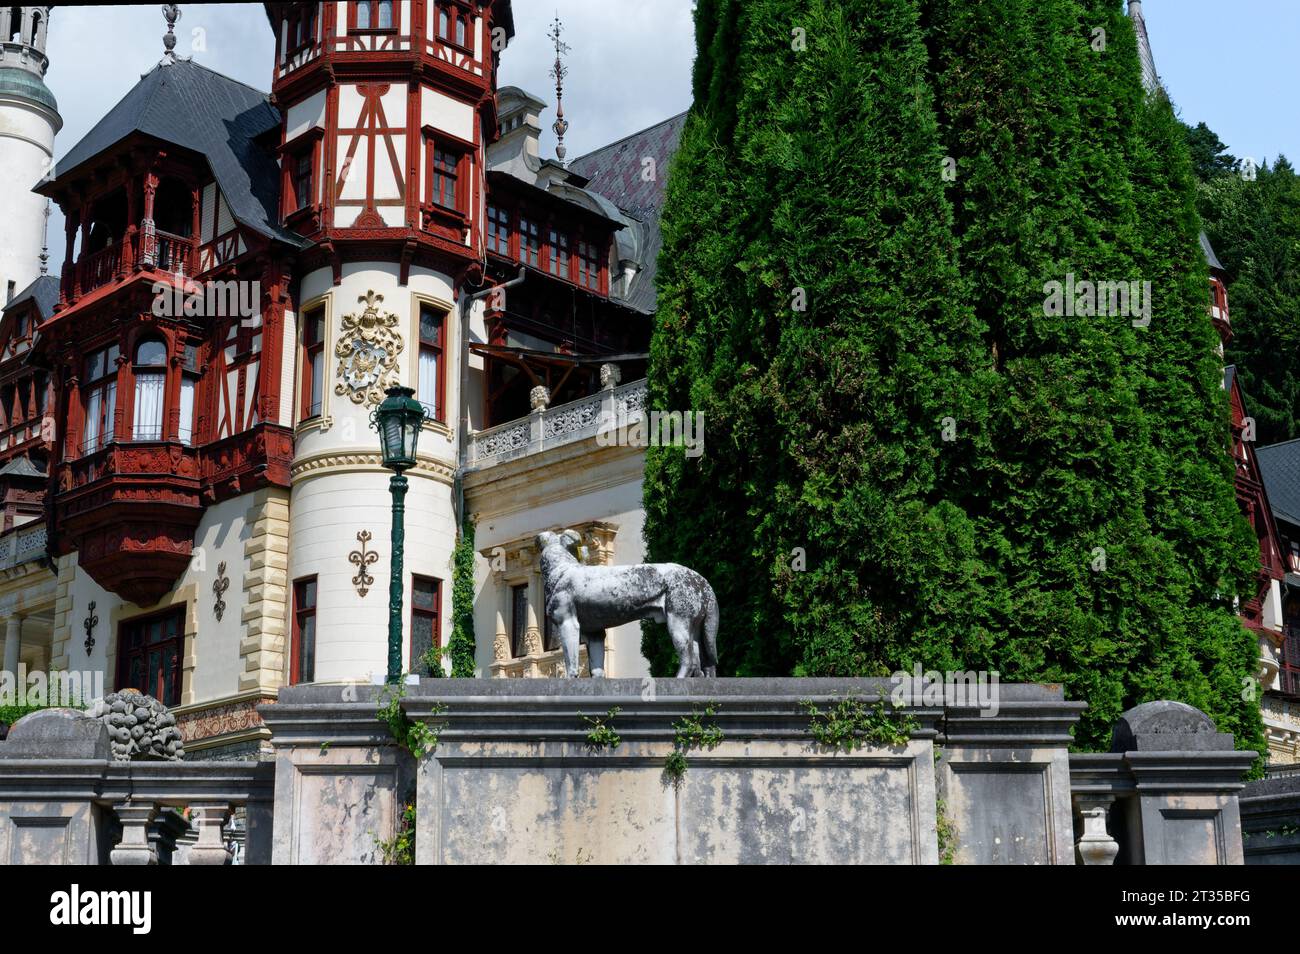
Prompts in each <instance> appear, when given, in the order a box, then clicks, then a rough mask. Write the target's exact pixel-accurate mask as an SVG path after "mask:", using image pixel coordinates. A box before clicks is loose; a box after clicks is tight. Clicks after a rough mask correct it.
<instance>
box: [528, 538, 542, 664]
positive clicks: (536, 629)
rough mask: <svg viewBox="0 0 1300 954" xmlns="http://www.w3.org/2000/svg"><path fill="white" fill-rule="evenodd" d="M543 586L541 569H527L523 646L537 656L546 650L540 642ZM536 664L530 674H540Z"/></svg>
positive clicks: (532, 567) (529, 652)
mask: <svg viewBox="0 0 1300 954" xmlns="http://www.w3.org/2000/svg"><path fill="white" fill-rule="evenodd" d="M544 594H545V588H544V587H543V586H542V571H541V568H540V567H538V566H537V565H536V563H535V562H534V565H533V566H531V567H529V569H528V626H527V628H526V629H525V630H524V647H525V648H526V649H527V651H528V655H530V656H537V655H540V654H541V653H542V652H544V651H545V650H546V647H545V645H543V643H542V613H544V612H545V608H544V607H543V606H542V604H543V603H544V602H545V599H546V597H545V595H544ZM537 668H538V667H537V666H536V665H534V666H531V667H530V669H531V670H532V671H530V672H529V675H530V676H538V675H541V673H540V672H539V671H537Z"/></svg>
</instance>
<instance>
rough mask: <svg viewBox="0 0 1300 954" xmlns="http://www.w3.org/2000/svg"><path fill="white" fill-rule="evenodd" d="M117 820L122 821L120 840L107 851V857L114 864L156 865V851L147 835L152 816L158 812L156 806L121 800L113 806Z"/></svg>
mask: <svg viewBox="0 0 1300 954" xmlns="http://www.w3.org/2000/svg"><path fill="white" fill-rule="evenodd" d="M113 811H114V812H115V813H116V814H117V820H118V821H120V822H121V823H122V840H121V841H120V842H118V844H117V847H116V848H114V849H113V850H112V852H110V853H109V859H110V861H111V863H112V864H115V865H156V864H157V863H158V852H157V851H156V850H155V849H154V844H153V842H152V840H151V839H150V837H149V829H150V826H151V825H152V823H153V820H154V816H155V815H156V814H158V808H157V806H155V805H153V804H152V803H149V802H145V803H143V804H140V803H132V802H129V801H127V802H122V803H120V804H117V805H114V806H113Z"/></svg>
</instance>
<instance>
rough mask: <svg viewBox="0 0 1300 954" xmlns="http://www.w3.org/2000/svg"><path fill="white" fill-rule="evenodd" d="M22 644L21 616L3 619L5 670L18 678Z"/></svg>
mask: <svg viewBox="0 0 1300 954" xmlns="http://www.w3.org/2000/svg"><path fill="white" fill-rule="evenodd" d="M22 644H23V618H22V617H21V616H10V617H9V618H8V619H6V620H5V666H4V668H5V672H9V673H13V677H14V679H17V678H18V662H19V659H20V656H19V650H20V649H21V648H22Z"/></svg>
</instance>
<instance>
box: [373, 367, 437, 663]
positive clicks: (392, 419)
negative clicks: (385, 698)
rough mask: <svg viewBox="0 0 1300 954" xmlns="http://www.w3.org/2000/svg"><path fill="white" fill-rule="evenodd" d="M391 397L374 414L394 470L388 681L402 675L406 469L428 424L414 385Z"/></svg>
mask: <svg viewBox="0 0 1300 954" xmlns="http://www.w3.org/2000/svg"><path fill="white" fill-rule="evenodd" d="M387 394H388V397H386V398H384V401H383V403H382V404H380V405H379V407H377V408H376V409H375V410H374V412H373V413H372V414H371V415H370V426H371V427H373V428H374V429H375V430H377V431H378V432H379V441H380V443H381V444H382V445H383V452H384V466H385V467H387V468H388V469H389V470H391V471H393V476H392V477H391V478H389V481H388V488H389V490H391V491H392V494H393V546H392V560H391V562H392V566H393V572H392V576H391V578H390V579H389V582H388V681H389V682H390V683H396V682H399V681H400V680H401V678H402V548H403V546H404V545H405V542H406V530H405V528H404V527H403V518H404V516H405V513H406V502H405V501H406V489H407V480H406V477H405V476H404V475H403V474H402V471H404V470H409V469H410V468H412V467H414V466H415V448H416V445H417V444H418V443H419V440H420V431H421V430H422V429H423V427H424V421H425V410H424V405H423V404H421V403H420V402H419V401H417V400H416V399H415V391H414V389H412V388H404V387H400V386H399V387H392V388H389V389H388V391H387Z"/></svg>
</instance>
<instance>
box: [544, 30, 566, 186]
mask: <svg viewBox="0 0 1300 954" xmlns="http://www.w3.org/2000/svg"><path fill="white" fill-rule="evenodd" d="M563 33H564V24H563V23H561V22H560V13H559V11H558V10H557V11H556V12H555V22H554V23H552V24H551V31H550V32H549V33H548V34H546V35H547V36H549V37H550V38H551V42H552V43H553V44H554V45H555V65H554V66H552V67H551V78H552V79H554V80H555V122H554V123H552V124H551V128H552V129H554V130H555V139H556V142H555V155H556V156H557V157H558V158H559V160H560V164H561V165H563V164H564V155H565V153H566V152H567V151H568V150H566V149H565V148H564V134H565V133H566V132H568V131H569V121H568V120H567V119H565V118H564V77H566V76H568V75H569V69H568V67H566V66H565V65H564V61H563V59H561V57H563V56H564V54H566V53H568V52H569V45H568V44H567V43H565V42H564V41H563V40H562V39H560V37H561V35H562V34H563Z"/></svg>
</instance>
